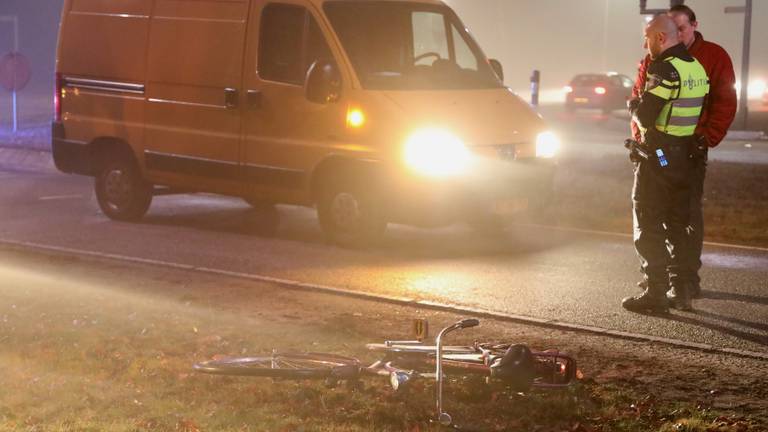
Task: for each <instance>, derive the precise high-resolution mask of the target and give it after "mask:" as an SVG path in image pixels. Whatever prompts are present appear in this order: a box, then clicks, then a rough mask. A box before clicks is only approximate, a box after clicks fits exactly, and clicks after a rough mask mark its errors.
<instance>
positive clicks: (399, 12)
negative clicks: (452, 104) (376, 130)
mask: <svg viewBox="0 0 768 432" xmlns="http://www.w3.org/2000/svg"><path fill="white" fill-rule="evenodd" d="M323 9H324V10H325V13H326V14H327V16H328V18H329V20H330V22H331V25H332V27H333V30H334V32H335V33H336V35H337V36H338V37H339V39H340V40H341V44H342V47H343V48H344V50H345V51H346V53H347V56H349V59H350V60H351V62H352V66H353V67H354V69H355V72H356V74H357V76H358V79H359V80H360V82H361V84H362V85H363V87H364V88H366V89H372V90H450V89H480V88H499V87H501V83H500V82H499V81H498V79H497V78H496V75H494V73H493V71H492V70H491V68H490V66H488V63H487V62H486V61H485V57H484V56H483V53H482V51H480V48H479V47H478V46H477V44H476V43H475V42H474V40H473V39H472V38H471V37H470V36H469V34H467V33H466V31H465V29H464V26H463V25H462V24H461V21H459V19H458V17H456V15H455V14H454V13H453V11H452V10H451V9H450V8H449V7H447V6H444V5H437V4H425V3H417V2H404V1H402V2H401V1H398V2H395V1H365V2H352V1H328V2H326V3H325V4H324V5H323Z"/></svg>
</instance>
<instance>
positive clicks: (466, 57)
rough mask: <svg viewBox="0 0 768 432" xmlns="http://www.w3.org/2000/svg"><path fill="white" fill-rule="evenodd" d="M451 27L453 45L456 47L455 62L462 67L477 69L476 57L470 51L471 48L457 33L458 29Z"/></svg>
mask: <svg viewBox="0 0 768 432" xmlns="http://www.w3.org/2000/svg"><path fill="white" fill-rule="evenodd" d="M451 27H452V30H453V45H454V47H455V49H456V64H458V65H459V66H461V67H462V68H463V69H472V70H475V71H476V70H478V67H477V57H475V54H473V53H472V49H471V48H470V47H469V45H467V42H466V41H465V40H464V38H463V37H462V35H461V34H460V33H459V29H457V28H456V26H451Z"/></svg>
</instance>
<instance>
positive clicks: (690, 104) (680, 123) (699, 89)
mask: <svg viewBox="0 0 768 432" xmlns="http://www.w3.org/2000/svg"><path fill="white" fill-rule="evenodd" d="M664 61H665V62H668V63H670V64H671V65H672V66H673V67H674V68H675V69H676V70H677V74H678V76H679V77H680V80H679V81H676V82H671V81H667V80H663V81H662V82H661V84H660V85H657V86H656V87H654V88H652V89H650V90H648V92H650V93H653V94H655V95H656V96H658V97H660V98H662V99H665V100H667V101H668V102H667V104H666V105H664V108H663V109H662V110H661V113H660V114H659V117H658V118H657V119H656V130H658V131H660V132H664V133H665V134H668V135H673V136H679V137H685V136H691V135H693V133H694V131H695V130H696V125H697V124H698V123H699V117H700V116H701V110H702V108H703V107H704V98H705V97H706V96H707V94H709V77H707V72H706V71H705V70H704V67H703V66H702V65H701V63H699V62H698V60H696V59H694V60H693V61H692V62H687V61H684V60H681V59H679V58H677V57H667V58H665V59H664ZM646 78H647V79H651V75H650V74H648V76H647V77H646Z"/></svg>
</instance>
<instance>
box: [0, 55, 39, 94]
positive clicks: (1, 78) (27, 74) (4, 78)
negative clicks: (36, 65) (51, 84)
mask: <svg viewBox="0 0 768 432" xmlns="http://www.w3.org/2000/svg"><path fill="white" fill-rule="evenodd" d="M30 78H32V68H31V67H30V65H29V60H27V58H26V57H24V55H23V54H21V53H20V52H15V51H14V52H10V53H8V54H6V55H5V56H3V58H2V59H0V86H2V87H3V88H4V89H6V90H7V91H9V92H18V91H21V90H23V89H24V87H26V86H27V84H29V80H30Z"/></svg>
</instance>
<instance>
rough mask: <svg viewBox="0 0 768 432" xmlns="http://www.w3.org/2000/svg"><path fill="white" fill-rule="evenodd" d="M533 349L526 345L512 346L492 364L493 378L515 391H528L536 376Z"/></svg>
mask: <svg viewBox="0 0 768 432" xmlns="http://www.w3.org/2000/svg"><path fill="white" fill-rule="evenodd" d="M534 361H535V360H534V358H533V354H532V353H531V349H530V348H528V347H527V346H526V345H522V344H517V345H511V346H510V347H509V348H507V351H506V352H505V353H504V355H503V356H500V357H497V358H495V359H493V361H492V362H491V365H490V368H491V377H494V378H498V379H500V380H502V381H504V382H506V383H507V384H509V385H510V386H511V387H512V388H513V389H514V390H515V391H525V390H528V389H529V388H530V387H531V385H532V384H533V380H534V378H535V375H536V371H535V368H534Z"/></svg>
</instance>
